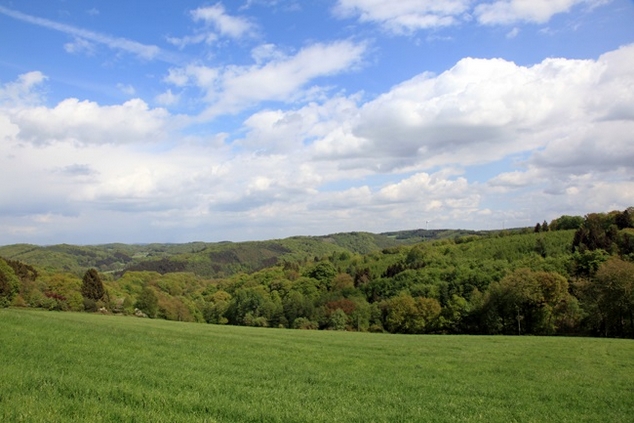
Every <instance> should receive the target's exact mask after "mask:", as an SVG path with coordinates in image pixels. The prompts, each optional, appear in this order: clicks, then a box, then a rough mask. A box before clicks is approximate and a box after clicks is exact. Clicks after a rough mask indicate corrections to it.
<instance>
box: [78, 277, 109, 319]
mask: <svg viewBox="0 0 634 423" xmlns="http://www.w3.org/2000/svg"><path fill="white" fill-rule="evenodd" d="M81 295H82V296H83V297H84V308H85V309H86V310H88V311H95V310H96V308H97V306H96V304H97V302H98V301H103V300H105V297H106V290H105V289H104V287H103V282H101V277H100V276H99V273H98V272H97V271H96V270H95V269H89V270H88V271H86V273H85V274H84V278H83V279H82V284H81Z"/></svg>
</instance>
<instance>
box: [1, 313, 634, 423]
mask: <svg viewBox="0 0 634 423" xmlns="http://www.w3.org/2000/svg"><path fill="white" fill-rule="evenodd" d="M0 366H1V367H0V421H2V422H73V421H75V422H80V421H81V422H505V423H506V422H632V421H633V419H634V341H632V340H617V339H589V338H554V337H553V338H543V337H501V336H500V337H476V336H399V335H382V334H366V333H346V332H327V331H320V332H317V331H297V330H274V329H257V328H245V327H229V326H214V325H201V324H189V323H177V322H168V321H163V320H147V319H135V318H129V317H113V316H99V315H90V314H78V313H56V312H44V311H32V310H20V309H3V310H0Z"/></svg>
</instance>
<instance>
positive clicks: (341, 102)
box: [0, 0, 634, 244]
mask: <svg viewBox="0 0 634 423" xmlns="http://www.w3.org/2000/svg"><path fill="white" fill-rule="evenodd" d="M632 22H634V2H632V1H629V0H628V1H626V0H487V1H476V0H447V1H443V2H438V1H431V0H400V1H386V0H315V1H301V2H300V1H293V0H239V1H231V2H229V1H220V2H216V1H211V2H199V1H179V2H174V1H167V0H155V1H152V2H148V1H137V2H112V1H90V0H82V1H79V0H46V1H43V0H41V1H40V0H30V1H28V2H18V1H15V0H14V1H9V0H0V172H2V174H1V176H2V177H1V178H0V244H11V243H21V242H27V243H35V244H53V243H62V242H67V243H77V244H98V243H108V242H130V243H133V242H188V241H195V240H201V241H221V240H232V241H242V240H257V239H272V238H283V237H287V236H292V235H320V234H327V233H333V232H342V231H372V232H382V231H393V230H400V229H412V228H424V227H425V226H426V222H429V223H428V224H427V225H428V226H429V228H430V229H432V228H469V229H496V228H502V227H517V226H532V225H534V224H535V223H536V222H541V221H543V220H549V221H550V220H551V219H553V218H556V217H558V216H560V215H562V214H575V215H583V214H585V213H589V212H595V211H609V210H614V209H618V210H622V209H624V208H626V207H629V206H632V205H634V171H633V170H634V169H633V165H632V163H634V135H633V134H634V25H632Z"/></svg>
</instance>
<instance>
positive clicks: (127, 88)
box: [117, 83, 136, 96]
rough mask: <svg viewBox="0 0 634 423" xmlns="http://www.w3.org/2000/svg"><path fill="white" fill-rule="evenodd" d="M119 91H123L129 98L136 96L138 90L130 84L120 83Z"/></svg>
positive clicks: (118, 85)
mask: <svg viewBox="0 0 634 423" xmlns="http://www.w3.org/2000/svg"><path fill="white" fill-rule="evenodd" d="M117 89H118V90H119V91H121V92H122V93H123V94H125V95H128V96H132V95H134V94H136V90H135V89H134V87H133V86H132V85H130V84H122V83H118V84H117Z"/></svg>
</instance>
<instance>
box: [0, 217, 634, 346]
mask: <svg viewBox="0 0 634 423" xmlns="http://www.w3.org/2000/svg"><path fill="white" fill-rule="evenodd" d="M630 215H631V213H630V211H629V210H626V211H624V212H611V213H608V214H591V215H588V216H586V218H585V219H583V218H582V220H581V223H580V225H579V226H578V228H577V229H565V228H570V227H573V226H575V225H576V224H577V223H575V222H578V219H577V218H573V217H569V216H562V217H561V218H559V219H555V220H554V221H553V222H551V223H550V224H548V223H547V222H546V221H544V223H541V224H539V232H537V233H535V232H534V231H533V230H532V229H531V228H523V229H516V230H507V231H501V232H473V231H453V232H452V231H429V232H427V231H422V232H421V231H407V232H402V233H394V234H390V235H386V234H383V235H372V234H367V233H350V234H334V235H330V236H326V237H293V238H288V239H284V240H274V241H261V242H247V243H228V242H224V243H216V244H204V243H195V244H182V245H165V244H153V245H149V246H130V247H126V246H122V245H119V244H113V245H110V246H104V247H86V248H84V247H73V246H67V245H65V246H54V247H55V248H52V249H50V250H48V251H49V252H51V253H54V254H53V256H54V257H57V254H62V253H63V254H66V255H67V256H68V255H75V256H77V257H80V258H82V260H85V262H91V261H94V260H95V259H97V258H100V257H102V254H110V255H111V256H112V257H114V256H116V257H119V258H120V259H121V260H124V259H125V257H129V258H130V260H128V261H127V262H126V265H125V266H127V270H126V271H125V272H123V273H118V272H110V273H102V274H99V273H98V272H97V269H96V268H92V269H91V270H88V271H87V272H85V273H84V281H83V282H82V280H80V279H79V277H78V276H77V274H76V273H74V270H73V271H72V272H66V271H54V270H47V269H41V268H39V267H38V268H35V267H32V266H30V265H26V264H22V263H20V262H18V261H15V260H10V261H9V262H8V263H9V265H10V267H11V268H12V269H13V272H14V273H15V275H17V276H18V277H19V281H18V287H17V289H15V290H13V291H12V292H13V293H12V294H11V295H12V300H11V301H8V300H7V301H5V302H8V303H12V304H14V305H16V306H24V307H39V308H45V309H49V310H65V311H66V310H69V311H76V310H82V309H84V308H85V309H87V310H97V309H101V308H102V307H105V309H107V310H108V312H111V313H115V314H134V312H135V310H134V308H135V307H136V308H138V309H139V310H141V311H142V312H143V313H145V314H146V315H148V316H150V317H156V318H161V319H167V320H177V321H187V322H207V323H213V324H227V323H228V324H232V325H242V326H262V327H276V328H278V327H282V328H311V329H317V328H318V329H346V330H353V331H372V332H383V331H388V332H394V333H454V334H459V333H508V334H517V333H519V334H594V335H602V336H605V335H606V334H607V336H628V337H630V336H634V334H633V333H632V332H633V331H632V330H631V329H630V328H631V326H632V324H631V323H630V324H627V321H628V320H627V319H628V315H627V313H629V312H630V311H629V309H628V308H627V307H626V306H623V304H622V303H621V302H619V301H622V296H621V297H619V296H618V295H616V294H612V293H609V292H607V291H601V290H600V289H599V288H598V286H599V285H598V284H601V283H602V284H604V285H606V286H608V285H609V286H616V285H615V284H616V283H617V282H615V280H617V279H618V282H619V283H621V282H622V283H625V284H626V286H627V278H625V276H623V275H625V273H623V272H621V273H619V272H615V271H614V272H612V273H613V274H614V275H616V276H614V277H608V276H606V275H607V274H609V272H608V271H607V270H603V271H601V269H602V268H603V267H604V266H605V264H606V263H607V262H608V261H610V260H611V259H612V258H614V257H619V258H620V260H621V261H623V262H628V261H631V260H633V259H634V228H630V227H628V225H630V224H631V216H630ZM424 237H429V238H435V240H430V241H426V242H420V243H418V244H415V245H408V243H411V242H413V240H416V239H419V238H420V239H422V238H424ZM443 237H445V238H443ZM363 245H365V246H366V247H363ZM590 246H592V248H590ZM598 246H603V247H606V248H607V249H604V248H595V247H598ZM47 248H48V247H47ZM364 248H365V250H367V251H368V253H367V254H363V255H361V254H359V252H360V251H365V250H364ZM10 250H11V251H12V252H13V253H15V254H16V255H22V256H24V255H28V254H36V253H37V254H40V253H41V252H42V250H41V249H39V248H34V247H32V246H13V247H12V249H10ZM124 255H125V257H124ZM126 260H127V259H126ZM138 264H143V265H142V266H137V265H138ZM135 266H137V267H136V268H144V269H154V271H150V270H144V271H132V270H130V269H133V268H135ZM611 266H612V265H611ZM620 266H621V267H623V265H620ZM612 267H614V266H612ZM612 267H610V268H609V269H612ZM69 268H73V266H70V267H69ZM176 270H181V271H176ZM600 272H601V273H600ZM606 272H607V273H606ZM599 274H600V275H599ZM98 278H103V280H100V282H99V283H97V282H96V279H98ZM615 278H616V279H615ZM605 281H610V283H609V284H607V282H605ZM624 281H625V282H624ZM569 286H570V287H569ZM106 293H107V295H105V294H106ZM599 294H601V295H599ZM599 299H600V300H601V301H599ZM103 311H104V309H102V312H103ZM619 319H620V320H619ZM619 322H621V323H619ZM606 328H607V330H606Z"/></svg>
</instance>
